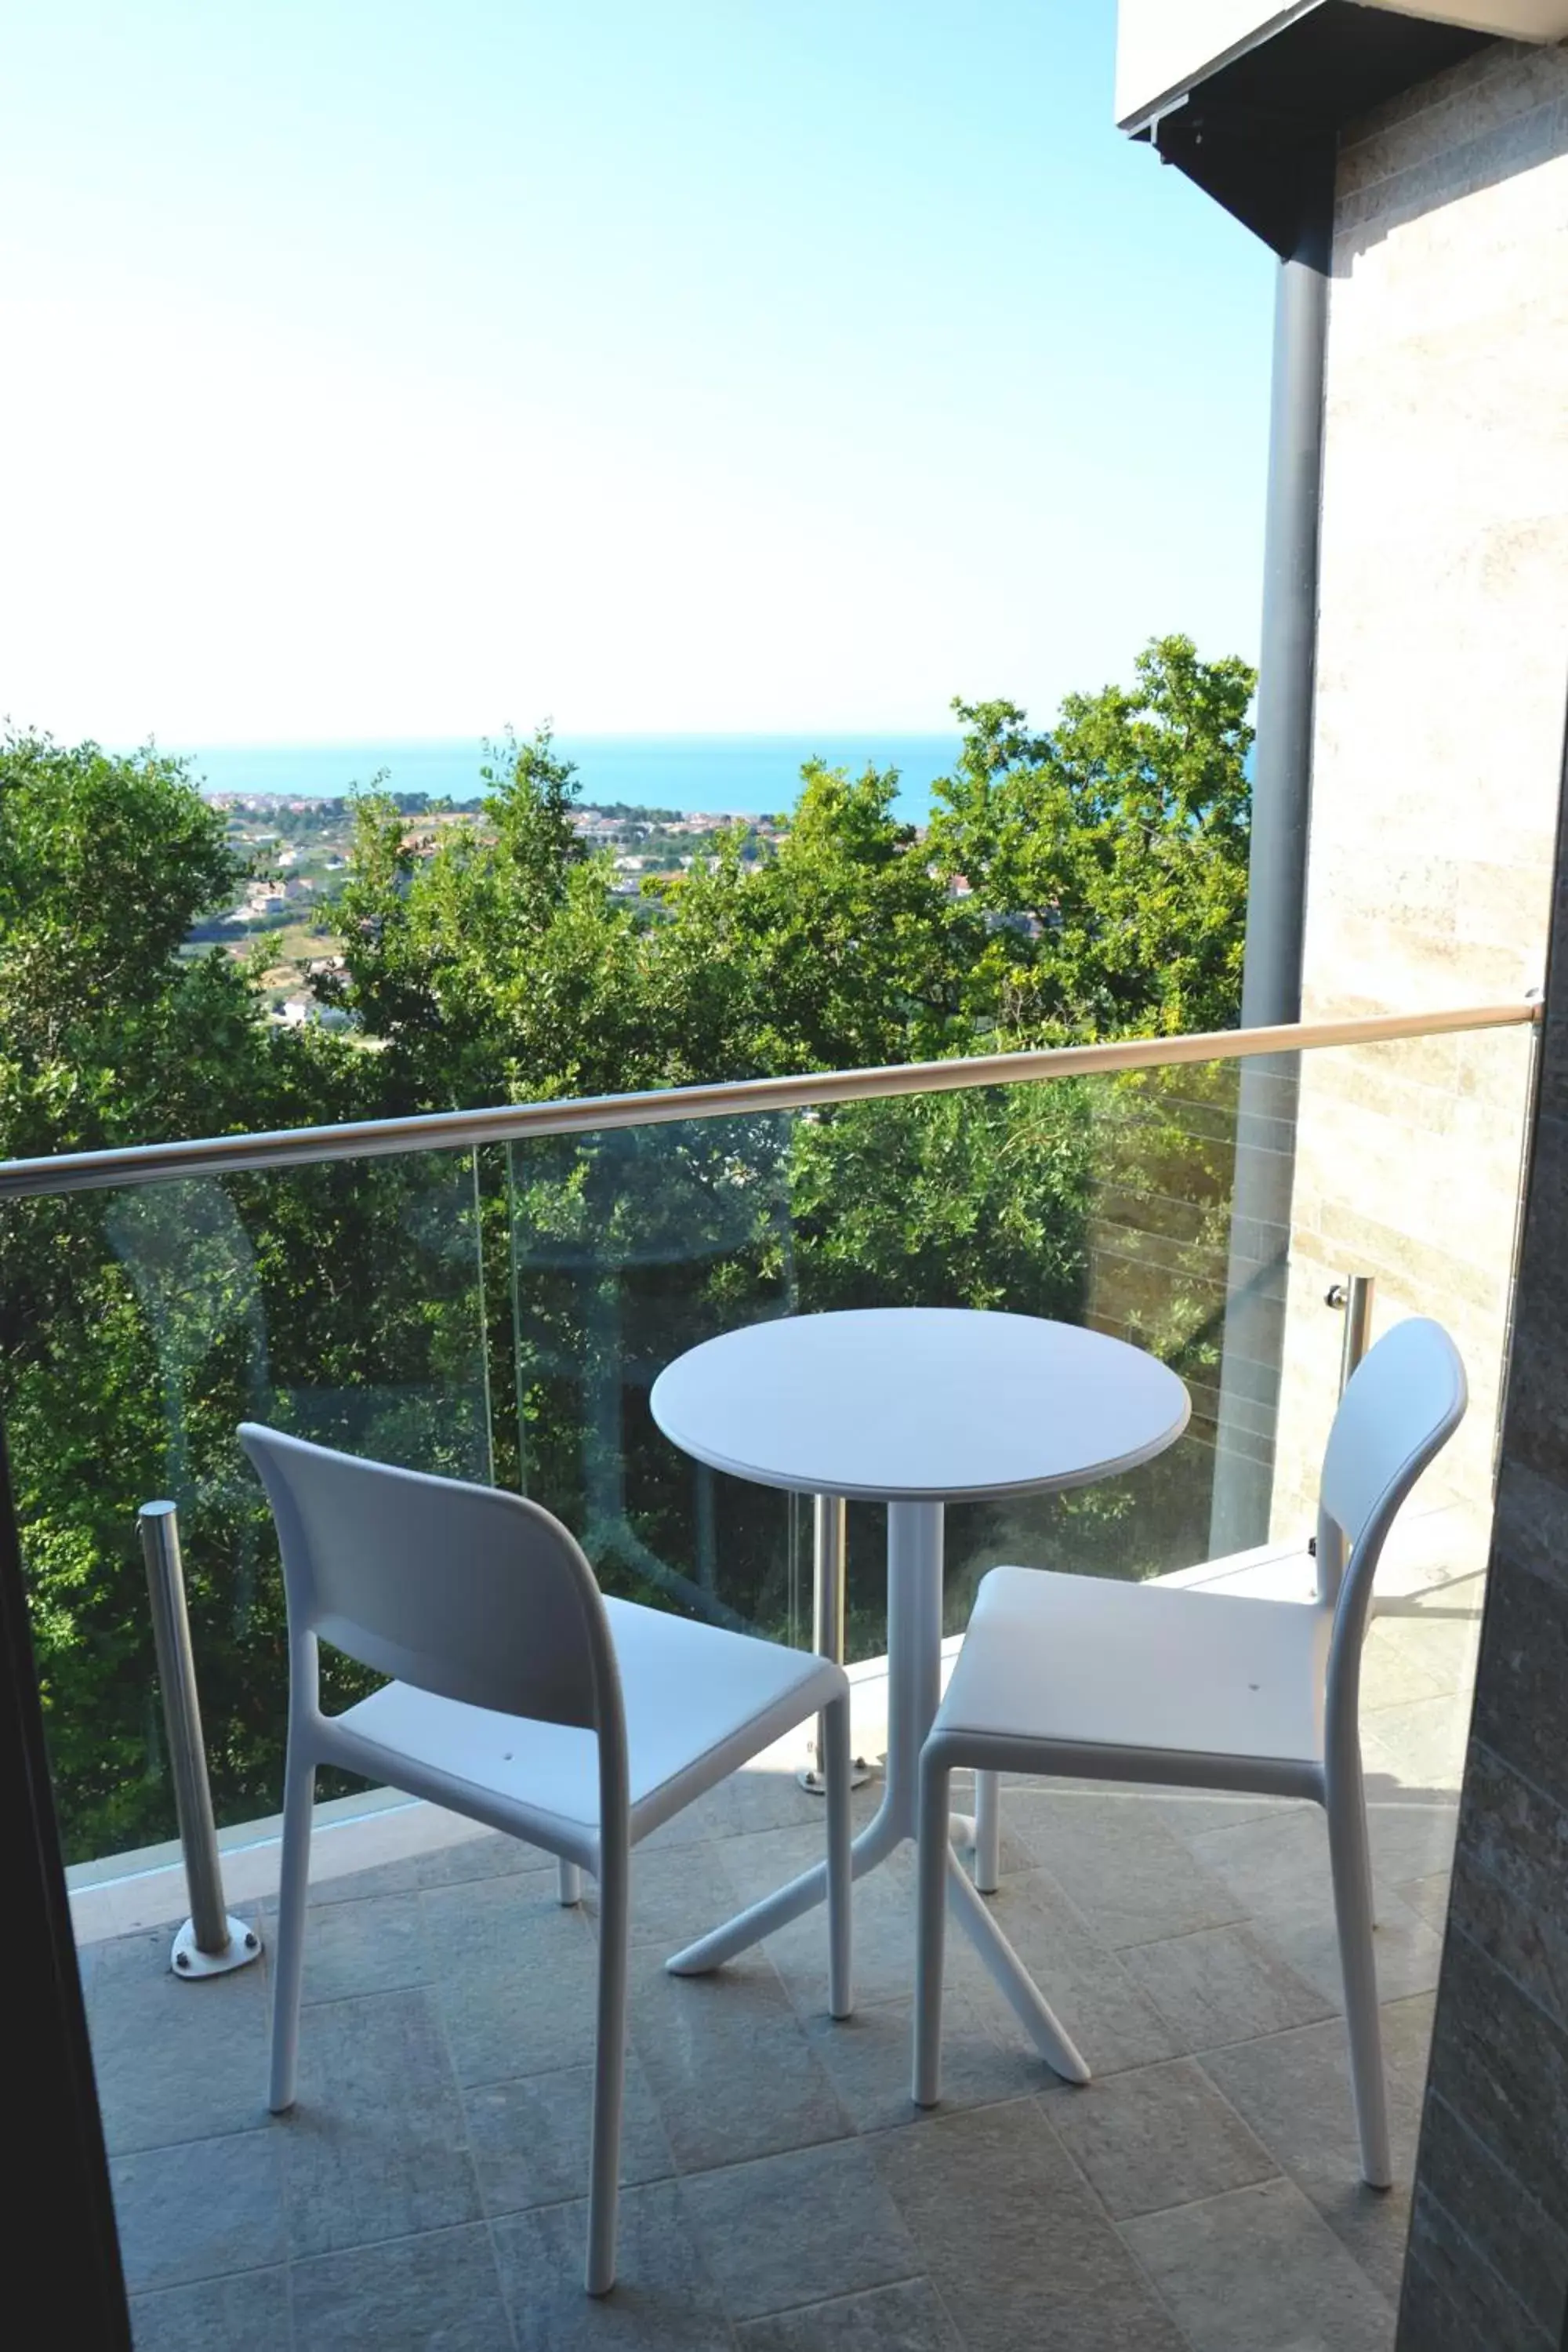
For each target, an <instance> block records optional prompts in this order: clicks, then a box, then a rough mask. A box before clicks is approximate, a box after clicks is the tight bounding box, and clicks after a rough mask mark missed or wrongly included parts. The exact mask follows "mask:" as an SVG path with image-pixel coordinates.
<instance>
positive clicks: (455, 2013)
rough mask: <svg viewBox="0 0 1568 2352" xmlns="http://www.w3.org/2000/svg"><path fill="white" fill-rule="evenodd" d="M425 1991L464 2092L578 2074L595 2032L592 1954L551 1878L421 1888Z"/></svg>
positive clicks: (582, 1927)
mask: <svg viewBox="0 0 1568 2352" xmlns="http://www.w3.org/2000/svg"><path fill="white" fill-rule="evenodd" d="M419 1901H420V1910H421V1915H422V1917H423V1920H424V1932H425V1942H426V1950H427V1951H428V1953H429V1957H430V1966H431V1970H432V1983H433V1986H434V1989H435V1991H436V1996H437V2000H438V2001H439V2004H440V2010H441V2015H442V2019H443V2021H444V2022H445V2024H446V2028H447V2038H448V2041H449V2042H450V2045H451V2052H452V2063H453V2065H454V2066H455V2067H456V2069H457V2074H458V2081H459V2082H460V2083H463V2084H474V2083H502V2082H512V2081H515V2080H516V2079H517V2078H518V2077H519V2076H520V2075H523V2074H552V2073H555V2072H557V2071H558V2070H559V2069H560V2068H561V2067H563V2066H574V2065H583V2064H585V2063H588V2062H590V2061H591V2060H592V2058H593V2055H594V2049H595V2038H596V2032H597V2011H596V2000H597V1992H596V1987H597V1973H598V1946H597V1942H596V1939H595V1935H594V1931H593V1929H592V1927H590V1926H589V1924H588V1922H587V1920H586V1919H585V1918H584V1916H583V1914H582V1912H581V1910H580V1909H573V1908H569V1907H567V1906H563V1904H561V1903H559V1902H558V1901H557V1900H556V1896H555V1879H554V1874H553V1873H550V1874H543V1873H539V1872H534V1873H531V1874H523V1875H518V1874H510V1873H509V1874H504V1875H502V1876H500V1877H490V1878H482V1879H476V1880H472V1881H466V1882H463V1883H461V1884H458V1885H450V1886H437V1887H426V1890H425V1892H424V1893H423V1894H422V1895H421V1896H420V1898H419Z"/></svg>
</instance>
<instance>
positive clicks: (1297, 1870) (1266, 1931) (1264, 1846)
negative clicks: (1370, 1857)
mask: <svg viewBox="0 0 1568 2352" xmlns="http://www.w3.org/2000/svg"><path fill="white" fill-rule="evenodd" d="M1191 1843H1192V1845H1193V1847H1194V1851H1195V1852H1196V1853H1198V1854H1199V1856H1200V1858H1201V1859H1202V1860H1203V1861H1204V1862H1205V1863H1206V1864H1208V1865H1209V1867H1210V1868H1212V1869H1213V1870H1215V1872H1216V1873H1217V1874H1218V1875H1219V1876H1220V1877H1222V1878H1223V1879H1225V1880H1226V1884H1227V1885H1230V1886H1231V1887H1232V1888H1233V1889H1234V1890H1235V1892H1236V1894H1237V1895H1238V1896H1239V1897H1240V1899H1241V1900H1242V1902H1243V1903H1244V1905H1245V1906H1246V1908H1247V1914H1248V1916H1249V1917H1250V1918H1251V1920H1252V1923H1253V1925H1254V1927H1256V1928H1257V1929H1258V1931H1259V1932H1260V1933H1261V1934H1262V1935H1263V1936H1265V1937H1267V1939H1268V1942H1269V1943H1270V1944H1271V1945H1272V1946H1273V1947H1274V1948H1275V1949H1276V1950H1278V1951H1279V1953H1280V1954H1281V1955H1282V1956H1283V1958H1285V1959H1286V1960H1287V1961H1288V1962H1289V1965H1290V1967H1291V1968H1293V1969H1295V1971H1296V1973H1297V1974H1298V1976H1300V1977H1303V1978H1305V1979H1306V1980H1307V1982H1308V1983H1309V1984H1310V1985H1311V1986H1313V1987H1314V1988H1315V1990H1317V1991H1318V1992H1319V1993H1321V1995H1322V1997H1323V1998H1324V2000H1330V2001H1331V2002H1332V2003H1333V2004H1334V2006H1335V2008H1336V2009H1337V2008H1339V2007H1340V2006H1341V2004H1342V1999H1343V1994H1342V1979H1341V1974H1340V1956H1339V1941H1338V1937H1337V1935H1336V1932H1335V1927H1334V1912H1333V1897H1332V1891H1331V1877H1330V1872H1329V1836H1328V1825H1327V1822H1326V1821H1325V1820H1324V1817H1323V1815H1322V1813H1321V1810H1320V1809H1319V1808H1317V1807H1316V1806H1314V1807H1312V1808H1311V1809H1310V1811H1302V1812H1300V1813H1296V1814H1293V1815H1289V1816H1287V1817H1284V1818H1282V1819H1279V1820H1274V1821H1265V1822H1247V1823H1244V1824H1243V1825H1241V1826H1240V1827H1239V1828H1236V1829H1231V1830H1215V1831H1210V1832H1205V1834H1204V1835H1202V1836H1200V1837H1197V1838H1194V1839H1193V1840H1192V1841H1191ZM1377 1923H1378V1934H1377V1973H1378V1988H1379V1990H1380V1992H1381V1994H1382V1997H1383V1999H1384V2000H1399V1999H1401V1998H1403V1997H1404V1996H1405V1995H1406V1994H1408V1993H1415V1992H1426V1991H1430V1990H1431V1989H1432V1987H1433V1986H1434V1985H1435V1984H1436V1981H1437V1968H1438V1963H1439V1960H1440V1958H1441V1956H1442V1947H1441V1943H1440V1940H1439V1938H1438V1937H1436V1935H1435V1934H1434V1933H1433V1931H1432V1929H1431V1928H1430V1927H1428V1926H1427V1924H1426V1921H1425V1920H1424V1919H1422V1918H1419V1917H1418V1916H1416V1914H1415V1912H1414V1911H1412V1910H1411V1909H1410V1907H1409V1906H1408V1905H1407V1904H1405V1903H1404V1902H1402V1901H1401V1899H1400V1897H1399V1896H1398V1895H1395V1894H1394V1891H1393V1889H1392V1887H1391V1886H1388V1885H1380V1886H1379V1888H1378V1905H1377Z"/></svg>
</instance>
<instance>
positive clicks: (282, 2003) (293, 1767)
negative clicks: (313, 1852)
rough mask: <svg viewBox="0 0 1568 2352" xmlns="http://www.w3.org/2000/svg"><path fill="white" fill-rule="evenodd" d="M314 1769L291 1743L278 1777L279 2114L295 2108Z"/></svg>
mask: <svg viewBox="0 0 1568 2352" xmlns="http://www.w3.org/2000/svg"><path fill="white" fill-rule="evenodd" d="M315 1801H316V1768H315V1766H314V1764H313V1763H311V1762H310V1759H309V1758H308V1757H304V1756H301V1755H300V1752H299V1748H298V1745H297V1743H296V1742H295V1741H294V1740H292V1739H291V1740H290V1741H289V1760H288V1763H287V1765H286V1766H285V1768H284V1779H283V1863H282V1871H281V1874H280V1877H279V1889H278V1949H277V1952H276V1953H275V1955H274V1957H273V1962H272V2083H271V2088H270V2089H269V2090H268V2095H267V2104H268V2106H269V2107H270V2108H271V2110H272V2112H273V2114H274V2115H275V2116H280V2115H282V2114H283V2113H284V2111H285V2110H286V2109H287V2108H289V2107H291V2106H292V2105H293V2104H294V2088H295V2079H296V2075H297V2073H298V2067H299V2057H300V1980H301V1979H302V1977H303V1974H304V1968H305V1910H306V1896H307V1895H308V1893H309V1891H310V1817H311V1809H312V1807H313V1806H314V1804H315Z"/></svg>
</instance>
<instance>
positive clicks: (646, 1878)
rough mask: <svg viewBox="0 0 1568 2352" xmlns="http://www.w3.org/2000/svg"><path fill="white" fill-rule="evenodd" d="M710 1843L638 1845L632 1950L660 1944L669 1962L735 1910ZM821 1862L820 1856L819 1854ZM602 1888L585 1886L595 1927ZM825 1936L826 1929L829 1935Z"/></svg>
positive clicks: (588, 1914)
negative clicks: (671, 1955) (672, 1956)
mask: <svg viewBox="0 0 1568 2352" xmlns="http://www.w3.org/2000/svg"><path fill="white" fill-rule="evenodd" d="M720 1855H721V1849H720V1848H719V1847H718V1846H716V1845H714V1844H712V1843H708V1844H704V1845H688V1846H655V1847H647V1846H638V1847H637V1850H636V1852H635V1853H633V1855H632V1906H631V1930H630V1941H631V1945H632V1948H633V1949H634V1950H636V1949H637V1948H640V1947H642V1946H643V1945H658V1947H659V1948H661V1950H662V1952H663V1954H664V1956H665V1958H668V1956H669V1954H670V1953H671V1952H675V1951H679V1948H680V1947H681V1945H682V1944H690V1943H694V1942H695V1941H696V1939H697V1937H699V1936H702V1935H706V1934H707V1932H708V1930H709V1928H710V1927H720V1926H721V1925H722V1923H723V1922H724V1921H725V1920H726V1919H727V1918H729V1916H730V1915H731V1912H732V1911H734V1909H735V1908H736V1904H735V1894H734V1888H733V1886H732V1885H731V1880H730V1876H729V1874H728V1872H727V1871H726V1869H725V1867H724V1864H723V1862H722V1861H721V1858H720ZM816 1859H817V1860H820V1859H821V1855H820V1853H818V1855H817V1856H816ZM598 1909H599V1890H598V1888H597V1887H596V1886H595V1884H594V1882H593V1880H592V1879H587V1880H585V1881H584V1889H583V1911H584V1917H585V1918H588V1919H591V1920H593V1921H594V1922H595V1925H596V1924H597V1918H598ZM825 1932H826V1931H825Z"/></svg>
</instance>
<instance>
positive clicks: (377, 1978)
mask: <svg viewBox="0 0 1568 2352" xmlns="http://www.w3.org/2000/svg"><path fill="white" fill-rule="evenodd" d="M264 1925H265V1931H266V1934H267V1938H268V1948H269V1949H272V1950H276V1948H277V1943H278V1916H277V1913H276V1911H273V1910H269V1911H268V1913H267V1914H266V1915H265V1922H264ZM428 1975H429V1963H428V1959H427V1957H426V1948H425V1937H424V1934H423V1931H422V1927H421V1923H420V1916H419V1895H418V1891H417V1889H416V1888H412V1887H410V1888H407V1889H405V1890H403V1891H400V1892H397V1893H392V1894H384V1895H363V1896H362V1897H361V1898H360V1900H359V1901H358V1902H354V1903H347V1902H345V1903H329V1904H325V1905H323V1906H321V1908H319V1909H315V1910H310V1911H308V1912H307V1914H306V1918H305V1978H304V1990H303V1993H302V1996H301V1998H302V2000H304V2001H305V2002H306V2003H307V2004H308V2003H310V2002H311V2001H318V2000H350V1999H352V1998H353V1995H354V1994H356V1993H362V1992H397V1991H401V1990H403V1989H404V1988H405V1987H406V1986H409V1985H417V1984H424V1983H425V1982H426V1980H427V1979H428Z"/></svg>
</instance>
